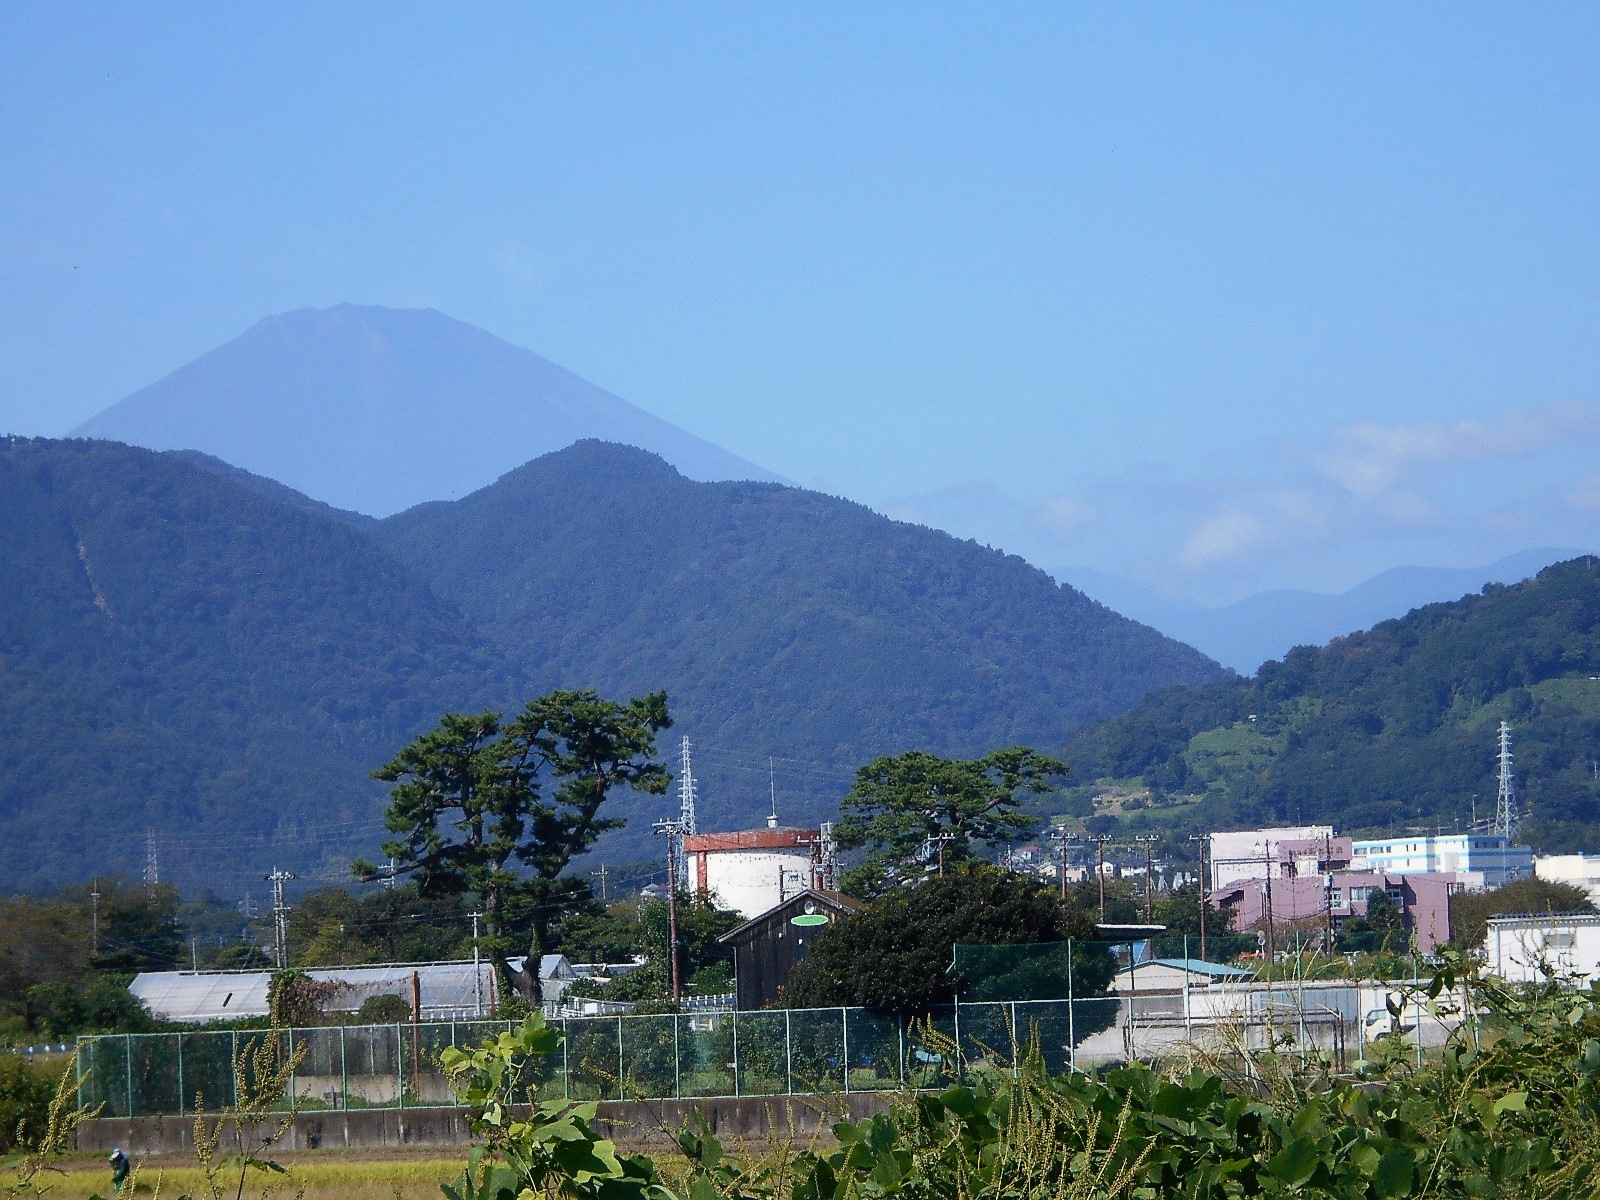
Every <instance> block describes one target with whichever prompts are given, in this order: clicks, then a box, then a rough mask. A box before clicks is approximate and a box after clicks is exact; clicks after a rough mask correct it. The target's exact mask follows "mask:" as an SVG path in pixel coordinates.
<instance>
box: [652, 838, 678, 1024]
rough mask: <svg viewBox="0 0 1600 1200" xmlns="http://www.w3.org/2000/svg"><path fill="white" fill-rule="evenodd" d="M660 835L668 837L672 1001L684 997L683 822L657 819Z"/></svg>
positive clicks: (668, 905) (668, 924) (668, 954)
mask: <svg viewBox="0 0 1600 1200" xmlns="http://www.w3.org/2000/svg"><path fill="white" fill-rule="evenodd" d="M654 829H655V833H656V835H657V836H658V837H665V838H666V839H667V957H668V958H669V959H670V960H671V962H672V1002H673V1003H674V1004H676V1003H678V1001H679V1000H681V999H682V998H683V983H682V980H681V979H680V978H679V974H678V855H679V854H680V853H682V851H681V850H680V849H679V846H681V845H682V843H683V833H684V830H683V822H682V821H681V820H679V821H657V822H656V823H655V826H654Z"/></svg>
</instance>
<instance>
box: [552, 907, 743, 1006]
mask: <svg viewBox="0 0 1600 1200" xmlns="http://www.w3.org/2000/svg"><path fill="white" fill-rule="evenodd" d="M634 911H635V914H636V916H635V925H634V928H635V930H636V933H635V936H634V944H635V945H636V946H639V947H642V948H643V950H644V953H645V955H646V959H647V961H646V962H645V964H644V965H643V966H641V967H636V968H635V969H634V970H632V971H629V972H628V973H627V974H626V975H622V976H619V977H618V978H616V979H613V980H609V981H607V982H605V983H602V984H584V983H577V984H574V985H573V991H572V994H573V995H575V996H578V995H581V996H593V997H598V998H600V999H604V1000H650V1001H658V1000H666V999H668V998H669V997H670V996H671V994H672V974H671V972H672V967H671V959H670V957H669V956H668V939H669V937H670V921H669V918H668V912H667V902H666V901H665V900H651V901H649V902H648V903H646V904H643V905H640V906H639V907H638V908H636V909H635V910H634ZM743 921H744V918H743V917H741V916H740V915H739V914H738V913H736V912H733V911H731V910H729V909H725V908H716V907H714V906H713V905H710V904H703V903H701V902H700V901H698V900H695V899H692V898H691V897H689V896H688V895H686V894H683V895H680V896H679V897H678V953H679V954H680V955H681V956H682V957H681V958H680V960H679V961H680V964H681V967H682V971H683V980H684V982H685V983H686V984H687V990H690V991H712V992H725V991H730V990H732V988H731V983H732V979H733V970H732V961H733V953H732V951H731V949H730V948H729V947H727V946H724V945H722V943H721V942H719V941H718V940H717V939H718V938H720V937H721V936H722V935H723V934H724V933H727V932H728V930H730V929H732V928H734V927H735V926H737V925H739V924H742V923H743ZM697 981H698V982H697Z"/></svg>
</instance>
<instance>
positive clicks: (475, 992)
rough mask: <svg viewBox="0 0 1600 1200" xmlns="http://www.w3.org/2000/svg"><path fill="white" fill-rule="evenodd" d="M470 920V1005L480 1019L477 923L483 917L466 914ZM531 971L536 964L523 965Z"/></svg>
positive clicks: (480, 983)
mask: <svg viewBox="0 0 1600 1200" xmlns="http://www.w3.org/2000/svg"><path fill="white" fill-rule="evenodd" d="M467 916H469V917H471V918H472V1004H473V1011H474V1012H475V1013H476V1014H477V1015H478V1017H479V1018H480V1019H481V1018H482V1016H483V970H482V968H481V967H480V966H479V963H478V921H479V920H480V919H481V918H482V917H483V914H482V913H481V912H475V913H468V914H467ZM524 965H526V966H530V967H531V969H532V970H534V971H538V969H539V965H538V964H537V963H533V964H524Z"/></svg>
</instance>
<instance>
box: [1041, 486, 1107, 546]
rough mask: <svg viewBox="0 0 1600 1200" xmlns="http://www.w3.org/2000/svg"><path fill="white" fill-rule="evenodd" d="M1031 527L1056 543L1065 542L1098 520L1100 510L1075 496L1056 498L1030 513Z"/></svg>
mask: <svg viewBox="0 0 1600 1200" xmlns="http://www.w3.org/2000/svg"><path fill="white" fill-rule="evenodd" d="M1032 519H1033V525H1034V527H1035V528H1037V529H1038V530H1040V531H1041V532H1043V533H1045V534H1047V535H1049V536H1051V537H1054V538H1055V539H1056V540H1057V541H1067V540H1069V539H1071V538H1073V537H1074V536H1076V535H1077V534H1079V533H1082V532H1083V531H1084V530H1085V529H1087V528H1089V527H1090V526H1091V525H1093V524H1094V523H1095V522H1096V521H1098V520H1099V519H1100V508H1099V506H1098V505H1095V504H1091V503H1090V502H1089V501H1087V500H1082V499H1079V498H1078V497H1077V496H1057V497H1056V498H1055V499H1054V500H1047V501H1045V502H1044V503H1043V504H1041V505H1039V507H1037V508H1035V509H1034V510H1033V513H1032Z"/></svg>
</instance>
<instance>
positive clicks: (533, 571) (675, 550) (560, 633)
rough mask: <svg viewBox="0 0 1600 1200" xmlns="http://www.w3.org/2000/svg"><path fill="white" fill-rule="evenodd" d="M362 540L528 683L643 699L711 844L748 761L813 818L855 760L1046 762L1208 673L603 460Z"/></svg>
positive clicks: (989, 575) (1006, 589)
mask: <svg viewBox="0 0 1600 1200" xmlns="http://www.w3.org/2000/svg"><path fill="white" fill-rule="evenodd" d="M378 536H379V538H380V539H381V540H382V541H383V542H384V544H385V545H387V546H388V547H389V548H390V549H391V550H393V552H394V553H395V554H396V556H397V557H399V558H400V559H401V560H402V561H403V562H405V563H406V564H407V565H409V566H411V567H412V568H413V569H414V570H415V571H417V572H418V574H420V575H422V576H423V577H425V578H426V579H427V580H428V582H429V583H430V584H431V585H432V586H433V588H434V590H435V591H436V592H438V594H440V595H441V596H444V597H446V598H448V599H450V600H452V601H454V602H455V603H457V604H459V605H460V606H461V608H462V610H463V611H464V612H465V613H466V615H467V616H468V617H469V618H470V619H471V620H472V621H474V622H475V623H476V624H477V626H478V628H480V629H482V630H483V631H484V632H485V634H486V635H487V636H489V637H490V638H491V639H492V640H493V641H494V642H495V643H496V644H497V645H499V646H501V647H503V648H504V649H505V651H506V653H507V655H508V658H509V660H510V662H511V663H512V665H513V666H514V667H515V668H516V669H517V671H518V672H519V674H520V675H521V677H523V678H526V679H528V680H529V681H530V685H531V686H534V687H539V688H542V687H544V686H547V685H548V686H555V685H556V684H557V683H560V682H562V681H579V680H581V681H583V682H584V683H585V685H586V686H594V687H596V688H598V689H600V690H601V691H603V692H607V693H614V694H618V695H621V694H629V695H631V694H635V693H637V692H640V691H643V690H646V689H648V688H650V687H660V686H664V687H666V688H667V689H668V691H669V693H670V695H671V697H672V704H673V712H674V713H675V714H676V716H677V719H678V722H679V727H680V729H681V730H682V731H683V732H684V733H686V734H688V735H689V736H690V737H691V738H692V739H694V741H695V742H696V743H697V745H698V746H699V747H700V749H699V751H698V752H697V758H696V762H697V774H698V775H700V776H701V782H702V784H703V792H704V795H703V797H702V808H701V812H702V813H703V814H705V815H706V816H707V817H709V818H710V819H711V820H712V821H713V822H716V823H717V825H718V826H719V827H722V828H727V827H731V826H733V825H735V824H737V823H745V822H751V821H758V820H759V819H760V818H761V817H762V816H763V815H764V814H765V813H766V812H767V805H768V803H769V786H768V785H769V776H768V765H769V764H768V756H769V755H776V756H777V757H778V758H779V759H782V760H787V761H784V762H781V763H778V764H776V765H777V766H778V767H781V768H782V769H780V770H776V771H775V776H776V783H777V787H778V799H779V801H780V803H782V804H784V806H785V811H786V815H787V816H790V817H804V818H806V819H811V820H815V819H819V818H821V819H827V818H829V817H831V816H832V815H833V812H834V808H835V804H836V801H837V799H838V797H839V796H840V795H842V794H843V792H844V791H845V790H846V789H847V788H848V786H849V783H850V775H851V772H852V771H853V770H854V768H855V767H856V766H857V765H859V764H861V763H863V762H865V761H867V760H868V759H870V758H873V757H875V756H877V755H880V754H885V753H893V752H897V751H899V750H903V749H907V748H910V747H924V748H928V749H934V750H937V751H938V752H940V753H945V754H955V755H976V754H981V753H984V752H986V751H988V750H991V749H993V748H995V747H997V746H1005V745H1013V744H1017V743H1026V744H1030V745H1035V746H1051V745H1056V744H1059V742H1060V741H1061V740H1062V738H1063V737H1064V736H1065V734H1066V731H1067V730H1069V729H1071V728H1072V727H1073V726H1076V725H1078V724H1081V723H1083V722H1085V721H1089V720H1093V719H1094V718H1096V717H1098V716H1102V715H1104V714H1107V713H1113V712H1118V711H1121V710H1122V709H1125V708H1127V707H1128V706H1129V705H1131V704H1133V703H1135V702H1136V701H1137V700H1138V699H1139V698H1140V697H1141V696H1143V695H1144V694H1145V693H1146V692H1148V691H1149V690H1150V689H1151V688H1154V687H1159V686H1163V685H1164V684H1166V683H1172V682H1182V683H1198V682H1201V681H1204V680H1207V679H1211V678H1215V677H1217V676H1219V675H1220V674H1221V672H1220V671H1219V670H1218V668H1217V667H1216V666H1215V665H1214V664H1212V663H1211V662H1210V661H1209V660H1207V659H1205V658H1204V657H1202V656H1201V655H1200V654H1198V653H1197V652H1195V651H1193V650H1191V649H1189V648H1188V647H1186V646H1183V645H1180V644H1179V643H1177V642H1173V641H1170V640H1168V639H1167V638H1164V637H1161V636H1160V635H1159V634H1156V633H1154V632H1153V631H1151V630H1149V629H1147V628H1145V627H1143V626H1140V625H1136V624H1134V623H1133V622H1131V621H1128V620H1126V619H1125V618H1123V617H1119V616H1117V615H1116V614H1114V613H1112V612H1110V611H1109V610H1108V609H1105V608H1102V607H1101V606H1100V605H1098V604H1096V603H1094V602H1093V601H1091V600H1089V599H1087V598H1086V597H1084V596H1083V595H1082V594H1081V593H1079V592H1077V591H1075V590H1073V589H1071V588H1066V587H1061V586H1059V585H1057V584H1056V583H1054V582H1053V581H1052V580H1051V579H1050V577H1049V576H1048V575H1046V574H1045V573H1044V572H1042V571H1039V570H1037V569H1035V568H1034V567H1031V566H1029V565H1028V564H1027V563H1025V562H1024V561H1023V560H1022V559H1020V558H1016V557H1011V556H1007V555H1004V554H1001V553H999V552H997V551H994V550H989V549H985V548H984V547H981V546H978V545H976V544H975V543H972V542H963V541H958V540H956V539H954V538H951V537H950V536H948V535H946V534H943V533H938V532H936V531H933V530H930V529H925V528H923V527H921V526H915V525H905V524H901V523H898V522H894V521H890V520H887V519H886V518H884V517H881V516H878V515H877V514H875V513H873V512H871V511H869V510H868V509H866V508H863V507H862V506H860V505H858V504H854V503H851V502H849V501H845V500H838V499H834V498H832V497H828V496H823V495H819V494H818V493H815V492H807V491H802V490H799V489H796V488H791V487H783V486H780V485H776V484H765V483H697V482H692V481H690V480H687V479H684V478H683V477H682V476H681V475H679V474H678V473H677V472H676V471H675V470H673V469H672V468H671V467H670V466H668V465H667V464H666V463H665V462H663V461H662V460H661V459H659V458H657V457H656V456H655V455H653V454H648V453H645V452H644V451H639V450H633V449H630V448H628V447H622V446H616V445H611V444H608V443H602V442H593V441H590V442H579V443H578V444H576V445H574V446H572V447H570V448H569V449H567V450H565V451H563V452H562V453H560V454H556V455H550V456H547V457H546V458H542V459H539V460H537V461H536V462H533V463H530V464H529V465H527V466H525V467H523V468H521V469H519V470H517V471H513V472H511V473H510V474H508V475H506V476H505V477H503V478H502V479H500V480H499V481H498V482H496V483H495V484H493V485H492V486H490V487H487V488H484V489H483V490H482V491H480V492H478V493H477V494H475V495H473V496H470V497H468V498H466V499H464V500H461V501H458V502H456V503H452V504H436V505H423V506H421V507H419V508H416V509H413V510H412V511H410V512H408V513H403V514H401V515H399V516H396V517H393V518H390V519H389V520H387V521H385V522H383V523H382V524H381V526H380V528H379V532H378ZM819 784H820V785H821V786H819ZM635 836H636V837H637V836H639V831H636V835H635Z"/></svg>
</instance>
